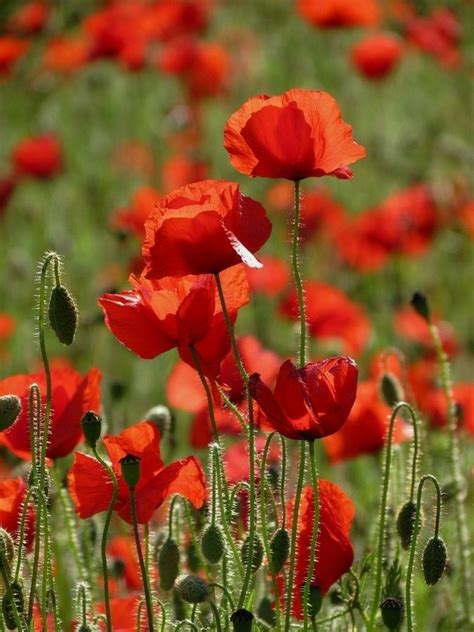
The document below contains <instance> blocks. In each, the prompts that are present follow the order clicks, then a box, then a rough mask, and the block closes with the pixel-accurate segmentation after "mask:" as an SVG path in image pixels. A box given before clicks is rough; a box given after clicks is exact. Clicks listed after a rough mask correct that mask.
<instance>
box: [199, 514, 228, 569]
mask: <svg viewBox="0 0 474 632" xmlns="http://www.w3.org/2000/svg"><path fill="white" fill-rule="evenodd" d="M201 550H202V554H203V555H204V557H205V558H206V560H207V561H208V562H209V563H210V564H218V562H220V560H221V559H222V556H223V555H224V553H225V539H224V534H223V533H222V529H221V528H220V527H219V526H218V525H215V524H210V525H209V526H208V527H206V528H205V529H204V532H203V534H202V539H201Z"/></svg>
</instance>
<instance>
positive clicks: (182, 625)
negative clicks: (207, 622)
mask: <svg viewBox="0 0 474 632" xmlns="http://www.w3.org/2000/svg"><path fill="white" fill-rule="evenodd" d="M185 625H189V627H190V628H191V629H192V630H194V631H195V632H199V628H198V627H197V625H196V624H195V623H193V622H192V621H189V619H184V621H180V622H179V623H178V625H177V626H176V627H175V628H174V629H175V632H176V631H177V630H181V628H182V627H184V626H185Z"/></svg>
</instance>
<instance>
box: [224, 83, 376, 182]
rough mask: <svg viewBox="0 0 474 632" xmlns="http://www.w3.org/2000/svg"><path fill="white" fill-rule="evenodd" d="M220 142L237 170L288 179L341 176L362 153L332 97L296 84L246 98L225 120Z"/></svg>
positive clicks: (362, 155)
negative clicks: (269, 94)
mask: <svg viewBox="0 0 474 632" xmlns="http://www.w3.org/2000/svg"><path fill="white" fill-rule="evenodd" d="M224 146H225V148H226V149H227V152H228V153H229V155H230V161H231V162H232V165H233V166H234V168H235V169H237V171H240V172H241V173H244V174H246V175H249V176H252V177H254V176H261V177H264V178H286V179H287V180H302V179H304V178H311V177H314V176H316V177H319V176H328V175H330V176H335V177H337V178H342V179H344V180H346V179H348V178H351V177H352V171H351V170H350V169H349V168H348V165H350V164H352V163H353V162H356V161H357V160H359V159H360V158H363V157H364V156H365V149H364V148H363V147H362V146H361V145H358V144H357V143H356V142H354V139H353V138H352V128H351V126H350V125H348V124H347V123H345V122H344V121H343V120H342V117H341V112H340V110H339V106H338V104H337V102H336V100H335V99H334V97H332V96H331V95H330V94H328V93H327V92H320V91H318V90H304V89H301V88H295V89H293V90H288V91H287V92H284V93H283V94H281V95H278V96H274V97H269V96H267V95H259V96H256V97H252V98H251V99H249V100H248V101H246V102H245V103H244V104H243V105H242V106H241V107H240V108H239V109H238V110H237V111H236V112H234V114H232V116H231V117H230V118H229V120H228V121H227V124H226V126H225V129H224Z"/></svg>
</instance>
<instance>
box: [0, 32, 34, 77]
mask: <svg viewBox="0 0 474 632" xmlns="http://www.w3.org/2000/svg"><path fill="white" fill-rule="evenodd" d="M29 47H30V43H29V42H28V41H27V40H24V39H20V38H19V37H12V36H10V35H4V36H3V37H0V77H1V76H5V75H9V74H10V72H11V71H12V70H13V67H14V65H15V64H16V62H17V61H18V60H19V59H20V57H23V55H24V54H25V53H26V52H27V51H28V49H29Z"/></svg>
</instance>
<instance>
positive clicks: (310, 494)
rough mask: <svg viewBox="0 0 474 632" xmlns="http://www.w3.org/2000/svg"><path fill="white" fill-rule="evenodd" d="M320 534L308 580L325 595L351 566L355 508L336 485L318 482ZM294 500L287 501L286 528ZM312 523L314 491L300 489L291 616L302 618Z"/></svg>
mask: <svg viewBox="0 0 474 632" xmlns="http://www.w3.org/2000/svg"><path fill="white" fill-rule="evenodd" d="M318 491H319V533H318V542H317V545H316V549H317V552H318V554H317V556H316V565H315V568H314V574H313V577H312V580H311V586H312V587H313V588H319V590H320V591H321V594H322V595H323V596H324V595H325V594H326V593H327V592H328V590H329V589H330V588H331V586H332V585H333V584H334V583H335V582H337V580H338V579H340V578H341V577H342V575H344V573H346V572H347V571H348V570H349V569H350V567H351V566H352V562H353V560H354V550H353V548H352V544H351V541H350V539H349V533H350V530H351V525H352V521H353V519H354V516H355V507H354V503H353V502H352V500H351V499H350V498H349V496H347V494H346V493H345V492H344V491H343V490H342V489H341V488H340V487H339V486H338V485H336V484H335V483H331V482H330V481H326V480H319V481H318ZM293 513H294V499H292V500H290V501H289V502H288V507H287V528H288V529H291V525H292V522H293ZM313 522H314V490H313V488H312V487H310V486H306V487H304V488H303V493H302V496H301V504H300V508H299V512H298V537H297V541H296V573H295V581H294V584H293V587H292V588H293V599H292V614H293V616H294V617H296V618H297V619H299V620H301V619H302V618H303V604H302V594H303V590H304V585H305V583H306V579H307V575H308V565H309V556H310V545H311V539H312V534H313Z"/></svg>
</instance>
